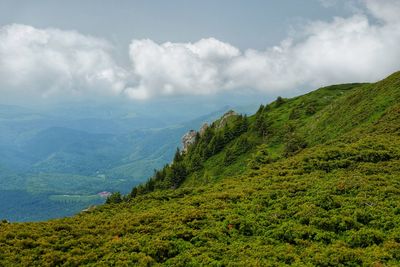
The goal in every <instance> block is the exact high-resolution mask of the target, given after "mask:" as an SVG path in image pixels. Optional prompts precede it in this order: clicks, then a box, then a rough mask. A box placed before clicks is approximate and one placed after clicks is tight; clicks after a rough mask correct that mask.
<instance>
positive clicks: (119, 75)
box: [0, 0, 400, 99]
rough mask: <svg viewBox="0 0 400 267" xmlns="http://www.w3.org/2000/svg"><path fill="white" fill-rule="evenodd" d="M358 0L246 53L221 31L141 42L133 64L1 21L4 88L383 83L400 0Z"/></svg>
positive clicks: (167, 90)
mask: <svg viewBox="0 0 400 267" xmlns="http://www.w3.org/2000/svg"><path fill="white" fill-rule="evenodd" d="M329 2H331V1H329ZM327 3H328V2H327ZM354 3H361V6H360V8H359V9H358V11H355V13H354V15H352V16H349V17H347V18H340V17H336V18H334V19H333V20H332V21H329V22H326V21H314V22H310V23H309V24H308V25H304V26H303V27H302V28H301V29H300V30H299V31H297V34H296V36H289V37H288V38H287V39H286V40H283V41H282V42H281V43H280V44H279V45H277V46H275V47H271V48H267V49H265V50H263V51H259V50H252V49H248V50H246V51H240V50H239V49H237V48H236V47H234V46H232V45H230V44H228V43H224V42H221V41H219V40H216V39H214V38H208V39H202V40H200V41H198V42H195V43H171V42H166V43H162V44H158V43H155V42H154V41H152V40H148V39H144V40H133V41H132V43H131V45H130V47H129V58H130V60H131V64H132V65H131V66H130V67H126V68H122V67H121V66H118V64H117V63H116V62H115V60H114V59H113V56H112V53H111V51H112V47H111V45H110V44H109V43H108V42H106V41H104V40H100V39H98V38H93V37H89V36H84V35H82V34H79V33H77V32H70V31H61V30H56V29H36V28H33V27H30V26H25V25H8V26H4V27H2V28H0V90H3V91H4V90H6V93H8V94H11V93H12V92H11V90H12V91H14V92H23V93H24V94H26V93H29V94H31V95H34V94H38V95H40V96H42V97H43V96H48V97H51V96H59V95H64V96H65V95H72V96H73V95H109V94H114V95H121V96H128V97H131V98H133V99H147V98H151V97H157V96H169V95H204V94H214V93H216V92H221V91H228V90H250V89H253V90H259V91H261V92H265V93H274V94H278V93H280V92H281V91H284V90H286V91H288V90H294V89H296V88H306V87H307V88H309V89H312V88H315V87H318V86H322V85H328V84H333V83H344V82H357V81H375V80H378V79H381V78H383V77H385V76H386V75H388V74H390V73H391V72H394V71H396V70H399V69H400V46H399V44H400V19H399V17H400V16H398V14H400V1H399V0H358V1H357V2H354ZM363 10H364V11H363ZM7 90H8V91H7Z"/></svg>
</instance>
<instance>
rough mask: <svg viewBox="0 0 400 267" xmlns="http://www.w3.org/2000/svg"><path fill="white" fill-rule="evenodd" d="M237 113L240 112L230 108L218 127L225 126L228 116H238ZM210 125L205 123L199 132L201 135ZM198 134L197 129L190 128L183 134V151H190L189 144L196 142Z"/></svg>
mask: <svg viewBox="0 0 400 267" xmlns="http://www.w3.org/2000/svg"><path fill="white" fill-rule="evenodd" d="M236 115H238V113H236V112H235V111H233V110H229V111H228V112H226V113H225V114H224V115H223V116H222V117H221V119H220V120H219V122H218V125H217V126H216V128H217V129H219V128H222V127H224V126H225V124H226V123H227V121H228V118H229V117H232V116H236ZM208 127H209V126H208V124H207V123H204V124H203V126H201V128H200V130H199V132H198V133H199V135H200V136H203V135H204V133H205V131H206V130H207V128H208ZM196 135H197V131H195V130H190V131H189V132H187V133H186V134H185V135H184V136H182V153H186V152H187V151H188V148H189V146H191V145H192V144H194V142H195V141H196Z"/></svg>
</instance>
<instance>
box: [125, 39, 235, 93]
mask: <svg viewBox="0 0 400 267" xmlns="http://www.w3.org/2000/svg"><path fill="white" fill-rule="evenodd" d="M129 54H130V57H131V60H132V63H133V73H134V74H135V77H137V79H138V82H139V83H138V85H137V86H136V87H133V88H129V89H128V90H127V93H128V94H129V95H130V96H131V97H133V98H148V97H152V96H155V95H159V94H161V95H175V94H209V93H213V92H215V91H217V90H219V89H221V88H222V87H224V86H225V81H224V79H223V78H224V77H223V75H221V74H222V73H221V72H222V70H223V69H224V68H225V67H226V65H227V64H230V60H231V59H232V58H234V57H237V56H239V54H240V52H239V50H238V49H237V48H235V47H233V46H231V45H229V44H226V43H223V42H220V41H218V40H216V39H213V38H210V39H202V40H200V41H198V42H196V43H193V44H192V43H170V42H168V43H164V44H161V45H159V44H156V43H154V42H153V41H151V40H134V41H133V42H132V43H131V45H130V53H129Z"/></svg>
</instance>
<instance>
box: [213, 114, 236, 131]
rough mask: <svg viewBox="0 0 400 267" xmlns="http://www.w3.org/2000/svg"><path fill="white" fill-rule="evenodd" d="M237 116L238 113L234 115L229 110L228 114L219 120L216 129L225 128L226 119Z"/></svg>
mask: <svg viewBox="0 0 400 267" xmlns="http://www.w3.org/2000/svg"><path fill="white" fill-rule="evenodd" d="M237 115H239V114H238V113H236V112H235V111H233V110H229V111H228V112H226V113H225V114H224V115H223V116H222V117H221V119H220V120H219V123H218V125H217V129H219V128H222V127H224V126H225V124H226V123H227V122H228V118H230V117H232V116H237Z"/></svg>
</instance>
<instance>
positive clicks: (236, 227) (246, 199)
mask: <svg viewBox="0 0 400 267" xmlns="http://www.w3.org/2000/svg"><path fill="white" fill-rule="evenodd" d="M399 88H400V73H396V74H394V75H392V76H390V77H389V78H387V79H385V80H384V81H381V82H378V83H376V84H368V85H365V84H363V85H356V84H352V85H341V86H333V87H326V88H322V89H320V90H317V91H315V92H312V93H310V94H307V95H304V96H301V97H297V98H294V99H287V100H285V102H284V103H283V104H282V105H281V106H279V108H277V107H275V106H270V105H268V107H269V108H266V107H262V108H261V109H260V111H259V112H258V113H259V115H260V114H263V113H265V114H268V115H267V116H268V117H269V118H270V119H271V122H272V124H271V125H270V127H269V128H270V130H271V134H270V135H269V136H268V138H263V137H262V136H260V135H259V134H258V133H257V132H256V130H255V128H254V123H255V122H256V116H257V114H256V115H254V116H252V117H249V118H247V120H248V126H247V130H246V131H235V130H234V129H239V128H240V127H238V126H235V125H236V124H243V120H244V119H243V117H241V118H240V116H233V117H231V118H230V120H229V121H228V123H227V126H226V127H225V126H224V127H220V128H219V127H218V122H216V123H214V124H213V125H212V126H211V127H210V128H209V129H208V130H207V131H206V132H205V133H204V134H203V135H202V136H201V137H200V138H198V140H197V141H196V142H195V144H194V145H193V146H191V147H190V148H189V151H188V152H187V153H184V154H180V151H177V153H176V154H175V159H174V162H173V163H171V164H168V165H166V166H165V167H164V168H162V169H161V170H159V171H156V172H155V173H154V175H153V176H152V178H151V179H150V180H149V182H148V183H146V184H143V185H140V186H138V187H135V188H134V189H133V190H132V193H131V194H130V196H129V197H123V198H122V200H123V201H122V202H121V203H118V204H112V205H103V206H100V207H98V208H96V209H93V210H90V211H88V212H85V213H81V214H78V215H76V216H74V217H70V218H64V219H59V220H51V221H48V222H42V223H11V224H9V223H1V224H0V265H5V266H15V265H23V266H24V265H25V266H32V265H33V266H35V265H36V266H46V265H47V266H57V265H59V266H76V265H89V266H90V265H91V266H93V265H99V266H110V265H111V266H112V265H114V266H124V265H125V266H130V265H139V266H152V265H165V266H209V265H210V266H228V265H238V266H278V265H279V266H286V265H294V266H386V265H387V266H397V265H399V263H400V238H399V236H400V206H399V203H400V183H399V177H400V138H399V137H400V127H399V125H400V104H399V103H400V90H399ZM309 103H312V105H313V107H314V111H315V112H314V111H313V112H311V113H310V112H307V106H308V105H309ZM366 103H368V105H367V104H366ZM301 107H304V108H301ZM350 107H351V108H350ZM294 108H296V109H299V114H298V115H296V116H295V118H293V117H292V118H289V117H290V112H291V111H292V110H293V109H294ZM292 138H293V140H291V139H292ZM213 139H214V141H213V142H211V141H212V140H213ZM219 142H220V143H219ZM303 142H304V143H306V144H307V146H306V147H305V146H304V145H299V144H302V143H303ZM298 148H300V149H298ZM288 152H290V153H288ZM232 155H235V156H232ZM195 160H200V161H201V164H198V165H195ZM180 168H182V169H180ZM183 170H185V172H183ZM183 177H184V178H183ZM205 177H207V180H205ZM182 179H183V180H182ZM202 179H204V180H202ZM176 180H178V181H179V183H177V184H174V183H173V182H174V181H176ZM175 187H176V188H175Z"/></svg>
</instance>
